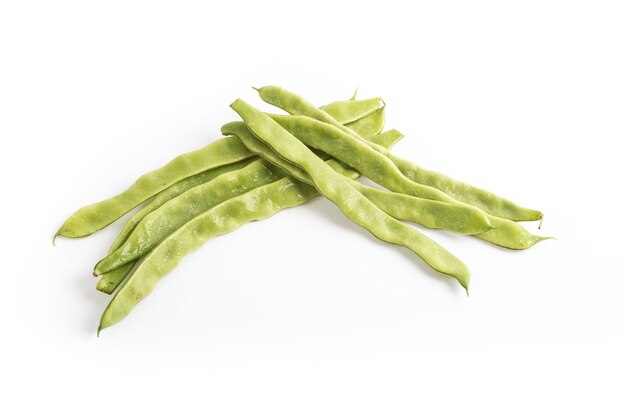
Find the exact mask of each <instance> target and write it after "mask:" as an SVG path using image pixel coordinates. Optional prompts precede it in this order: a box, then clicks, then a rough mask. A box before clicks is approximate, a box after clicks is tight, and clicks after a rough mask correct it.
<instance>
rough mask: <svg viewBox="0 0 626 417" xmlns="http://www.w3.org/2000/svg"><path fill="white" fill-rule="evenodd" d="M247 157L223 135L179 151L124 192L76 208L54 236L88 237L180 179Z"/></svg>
mask: <svg viewBox="0 0 626 417" xmlns="http://www.w3.org/2000/svg"><path fill="white" fill-rule="evenodd" d="M250 157H252V154H251V153H250V151H248V149H246V147H245V146H243V144H242V143H241V141H239V139H237V138H224V139H223V140H218V141H215V142H213V143H211V144H209V145H207V146H205V147H203V148H201V149H198V150H196V151H193V152H188V153H186V154H182V155H180V156H178V157H176V158H174V159H173V160H172V161H170V162H169V163H168V164H167V165H165V166H163V167H162V168H159V169H157V170H155V171H152V172H149V173H147V174H144V175H142V176H141V177H140V178H139V179H138V180H137V181H136V182H135V183H134V184H133V185H132V186H131V187H130V188H128V189H127V190H126V191H124V192H123V193H121V194H118V195H116V196H115V197H111V198H109V199H107V200H103V201H101V202H99V203H95V204H91V205H89V206H85V207H83V208H81V209H79V210H78V211H77V212H75V213H74V214H72V215H71V216H70V217H69V218H68V219H67V220H66V221H65V223H63V225H62V226H61V228H60V229H59V230H58V231H57V233H56V234H55V238H56V237H57V236H63V237H69V238H78V237H84V236H89V235H90V234H92V233H94V232H96V231H98V230H100V229H102V228H104V227H106V226H108V225H109V224H111V223H113V222H114V221H115V220H117V219H119V218H120V217H121V216H123V215H124V214H126V213H128V212H129V211H130V210H132V209H134V208H135V207H137V206H138V205H140V204H141V203H143V202H144V201H146V200H148V199H149V198H150V197H152V196H154V195H155V194H157V193H159V192H161V191H163V190H164V189H166V188H168V187H169V186H171V185H172V184H175V183H176V182H178V181H180V180H181V179H183V178H187V177H190V176H192V175H195V174H198V173H199V172H202V171H206V170H208V169H212V168H216V167H219V166H223V165H228V164H232V163H234V162H238V161H242V160H244V159H247V158H250Z"/></svg>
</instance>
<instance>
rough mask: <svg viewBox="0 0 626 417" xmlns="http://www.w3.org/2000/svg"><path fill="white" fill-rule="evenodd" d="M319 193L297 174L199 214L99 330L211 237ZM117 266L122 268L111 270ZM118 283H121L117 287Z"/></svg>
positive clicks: (378, 139) (125, 290)
mask: <svg viewBox="0 0 626 417" xmlns="http://www.w3.org/2000/svg"><path fill="white" fill-rule="evenodd" d="M401 138H402V134H401V133H400V132H398V131H397V130H390V131H388V132H385V133H383V134H380V135H377V136H375V137H372V138H369V139H368V140H371V141H372V143H378V144H380V145H381V146H385V147H386V146H392V145H393V144H395V143H396V142H397V141H398V140H400V139H401ZM349 171H350V175H354V176H355V177H356V176H357V175H358V173H357V172H356V171H353V170H349ZM318 195H319V193H318V192H317V190H316V189H315V188H314V187H311V186H309V185H306V184H304V183H302V182H299V181H296V180H295V179H294V178H291V177H285V178H282V179H280V180H278V181H276V182H273V183H271V184H268V185H264V186H261V187H258V188H255V189H253V190H251V191H249V192H247V193H246V194H243V195H241V196H238V197H234V198H232V199H230V200H226V201H225V202H224V203H221V204H218V205H217V206H215V207H213V208H211V209H209V210H208V211H206V212H204V213H202V214H200V215H199V216H197V217H194V218H193V219H192V220H191V221H189V222H187V223H185V224H184V225H182V226H181V227H180V228H179V229H177V230H176V231H174V233H172V234H171V235H169V236H168V237H166V238H165V239H163V240H162V241H161V242H159V244H158V245H157V246H156V247H155V248H154V249H153V250H152V251H150V252H149V253H148V254H147V255H146V256H145V257H143V258H141V259H140V260H139V261H137V268H136V269H135V270H134V271H133V272H131V274H130V277H129V279H128V280H127V282H126V283H125V284H124V286H123V287H122V289H121V290H120V291H119V292H118V293H117V294H116V295H115V296H114V298H113V299H112V300H111V302H110V303H109V306H108V307H107V309H106V310H105V312H104V314H103V316H102V319H101V321H100V327H99V329H98V332H99V331H100V330H101V329H104V328H105V327H109V326H111V325H113V324H115V323H117V322H118V321H120V320H121V319H123V318H124V317H126V315H128V313H129V312H130V311H131V310H132V309H133V308H134V306H135V305H137V303H138V302H139V301H141V300H142V299H144V298H145V297H146V296H147V295H148V294H149V293H150V292H151V291H152V289H153V288H154V287H155V286H156V284H157V283H158V281H159V280H160V279H161V278H162V277H164V276H165V275H167V274H168V273H169V272H170V271H171V270H173V269H174V268H175V267H176V265H178V263H179V262H180V261H181V260H182V259H183V258H184V257H185V256H186V255H187V254H188V253H189V252H191V251H192V250H194V249H196V248H198V247H199V246H201V245H202V244H203V243H205V242H206V241H208V240H210V239H211V238H212V237H214V236H217V235H219V234H224V233H228V232H229V231H232V230H235V229H236V228H238V227H240V226H242V225H243V224H245V223H247V222H250V221H254V220H261V219H262V218H265V217H269V216H272V215H274V214H276V213H278V212H279V211H280V210H283V209H286V208H289V207H294V206H297V205H301V204H304V203H306V202H307V201H309V200H311V199H312V198H314V197H316V196H318ZM257 202H260V203H262V204H261V206H260V207H259V206H257V204H256V203H257ZM234 212H238V213H242V215H241V216H238V215H236V214H235V213H234ZM224 216H229V220H230V221H231V222H232V223H231V224H230V225H229V226H228V227H224V225H223V224H221V223H219V220H220V219H221V218H222V217H224ZM127 265H134V263H132V262H131V263H129V264H126V265H124V266H127ZM124 266H123V267H124ZM131 268H132V266H131ZM118 269H120V268H117V269H115V270H113V271H112V272H114V271H117V270H118ZM105 275H106V274H105ZM104 285H105V284H104V283H103V286H104ZM117 285H119V283H117V284H116V285H115V286H117ZM111 286H112V285H111V284H109V286H108V287H104V288H107V289H108V288H110V287H111ZM113 290H114V289H113ZM113 290H111V292H112V291H113Z"/></svg>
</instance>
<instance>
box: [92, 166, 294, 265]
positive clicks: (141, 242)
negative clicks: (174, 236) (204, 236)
mask: <svg viewBox="0 0 626 417" xmlns="http://www.w3.org/2000/svg"><path fill="white" fill-rule="evenodd" d="M285 175H286V173H285V172H284V171H283V170H282V169H280V168H278V167H276V166H274V165H272V164H270V163H268V162H267V161H264V160H262V159H257V160H256V161H254V162H251V163H250V164H248V165H247V166H246V167H244V168H241V169H238V170H236V171H231V172H227V173H225V174H222V175H220V176H218V177H217V178H215V179H214V180H212V181H209V182H207V183H204V184H201V185H199V186H197V187H194V188H192V189H190V190H188V191H186V192H184V193H183V194H181V195H179V196H178V197H176V198H173V199H171V200H170V201H168V202H167V203H165V204H163V206H161V207H160V208H158V209H157V210H155V211H153V212H152V213H150V214H148V215H147V216H146V217H145V218H144V219H143V220H142V221H141V222H139V224H138V225H137V227H135V230H133V232H132V233H131V235H130V236H129V237H128V239H126V241H125V242H124V243H123V244H122V245H121V246H120V247H119V248H118V249H116V250H115V251H114V252H113V253H111V254H110V255H108V256H107V257H106V258H104V259H103V260H101V261H100V262H98V264H97V265H96V267H95V269H94V274H95V275H102V274H103V273H105V272H109V271H112V270H113V269H115V268H117V267H119V266H121V265H124V264H126V263H128V262H131V261H133V260H135V259H137V258H139V257H140V256H143V255H145V254H146V253H148V252H149V251H150V250H152V249H153V248H154V247H155V246H156V245H157V244H158V243H159V242H160V241H162V240H163V239H164V238H165V237H167V236H168V235H170V234H171V233H172V232H174V231H175V230H176V229H178V228H179V227H181V226H182V225H184V224H185V223H187V222H188V221H190V220H191V219H193V218H194V217H196V216H198V215H199V214H201V213H203V212H205V211H207V210H209V209H210V208H211V207H214V206H216V205H217V204H220V203H222V202H224V201H226V200H228V199H230V198H233V197H236V196H238V195H241V194H244V193H246V192H248V191H250V190H252V189H254V188H257V187H260V186H262V185H265V184H269V183H271V182H274V181H277V180H278V179H280V178H283V177H284V176H285Z"/></svg>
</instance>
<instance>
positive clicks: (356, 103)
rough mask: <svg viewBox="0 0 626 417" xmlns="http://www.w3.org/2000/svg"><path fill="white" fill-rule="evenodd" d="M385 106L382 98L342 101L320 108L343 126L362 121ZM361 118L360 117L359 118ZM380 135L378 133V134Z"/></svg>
mask: <svg viewBox="0 0 626 417" xmlns="http://www.w3.org/2000/svg"><path fill="white" fill-rule="evenodd" d="M383 105H384V102H383V100H382V99H381V98H380V97H375V98H368V99H365V100H340V101H334V102H332V103H329V104H326V105H324V106H322V107H320V110H323V111H325V112H326V113H328V114H330V115H331V116H332V117H333V119H335V120H338V121H339V120H341V121H340V122H339V123H341V124H344V125H345V124H350V123H353V122H356V121H357V120H359V119H361V118H362V117H363V116H360V115H369V114H371V113H374V112H375V111H376V110H379V109H380V108H382V106H383ZM358 116H360V117H358ZM377 133H378V132H377Z"/></svg>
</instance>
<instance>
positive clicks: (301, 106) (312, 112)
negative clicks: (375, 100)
mask: <svg viewBox="0 0 626 417" xmlns="http://www.w3.org/2000/svg"><path fill="white" fill-rule="evenodd" d="M254 89H255V90H256V91H257V92H258V93H259V97H260V98H261V100H263V101H265V102H266V103H268V104H271V105H273V106H276V107H278V108H280V109H283V110H285V111H286V112H287V113H289V114H292V115H304V116H308V117H312V118H314V119H316V120H319V121H321V122H325V123H328V124H331V125H333V126H335V127H336V128H338V129H340V130H341V131H343V132H344V133H347V134H349V135H353V136H355V137H356V138H360V136H359V135H358V134H357V133H355V132H354V131H353V130H352V129H350V128H349V127H346V126H344V125H342V124H341V123H340V122H339V121H337V119H335V118H334V117H333V116H332V115H330V114H329V113H328V112H326V111H324V110H322V109H318V108H317V107H315V106H314V105H313V104H311V103H310V102H309V101H307V100H306V99H305V98H304V97H302V96H299V95H297V94H295V93H292V92H291V91H289V90H286V89H284V88H282V87H278V86H275V85H267V86H265V87H261V88H256V87H254Z"/></svg>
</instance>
